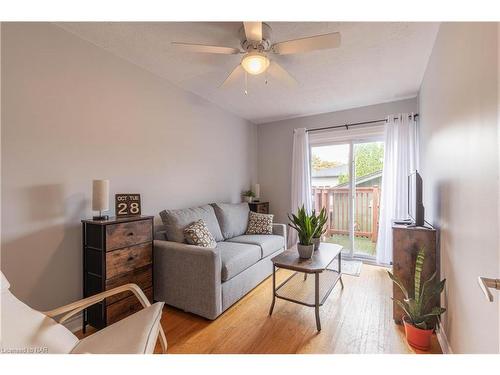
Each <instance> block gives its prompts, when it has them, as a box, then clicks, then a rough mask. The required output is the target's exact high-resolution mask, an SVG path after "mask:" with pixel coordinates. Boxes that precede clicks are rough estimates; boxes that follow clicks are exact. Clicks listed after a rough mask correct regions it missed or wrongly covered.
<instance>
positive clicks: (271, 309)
mask: <svg viewBox="0 0 500 375" xmlns="http://www.w3.org/2000/svg"><path fill="white" fill-rule="evenodd" d="M275 302H276V266H275V265H274V264H273V302H272V303H271V308H270V309H269V315H271V314H272V313H273V310H274V303H275Z"/></svg>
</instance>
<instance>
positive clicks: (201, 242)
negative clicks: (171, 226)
mask: <svg viewBox="0 0 500 375" xmlns="http://www.w3.org/2000/svg"><path fill="white" fill-rule="evenodd" d="M184 237H185V238H186V241H187V242H188V243H190V244H191V245H195V246H201V247H210V248H215V247H216V246H217V243H216V242H215V240H214V236H212V233H210V231H209V230H208V228H207V226H206V225H205V222H204V221H203V220H202V219H200V220H198V221H195V222H194V223H193V224H190V225H188V226H187V227H186V228H184Z"/></svg>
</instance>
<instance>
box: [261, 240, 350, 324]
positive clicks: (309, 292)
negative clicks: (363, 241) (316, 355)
mask: <svg viewBox="0 0 500 375" xmlns="http://www.w3.org/2000/svg"><path fill="white" fill-rule="evenodd" d="M335 258H337V259H338V270H334V269H331V268H330V265H331V264H332V263H333V261H334V260H335ZM271 261H272V262H273V302H272V304H271V308H270V309H269V315H271V314H272V313H273V310H274V304H275V302H276V298H280V299H284V300H286V301H289V302H294V303H298V304H300V305H304V306H309V307H314V310H315V313H316V328H317V329H318V331H321V322H320V319H319V307H320V306H322V305H323V304H324V303H325V301H326V299H327V298H328V296H329V295H330V293H331V291H332V290H333V288H334V287H335V285H336V284H337V281H339V280H340V284H341V285H342V289H344V283H343V282H342V269H341V261H342V246H340V245H335V244H330V243H326V242H322V243H321V244H320V246H319V249H318V250H316V251H315V252H314V253H313V256H312V257H311V258H310V259H301V258H299V253H298V252H297V248H296V246H294V247H292V248H291V249H289V250H287V251H285V252H283V253H281V254H279V255H276V256H275V257H274V258H272V259H271ZM276 268H284V269H287V270H292V271H296V272H294V273H293V275H291V276H290V277H289V278H287V279H286V280H285V281H283V282H282V283H281V284H280V285H279V286H278V287H276ZM300 273H303V274H304V277H303V278H302V277H301V275H300ZM308 274H314V281H313V280H308V279H307V275H308ZM320 275H321V280H320Z"/></svg>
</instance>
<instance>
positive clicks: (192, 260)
mask: <svg viewBox="0 0 500 375" xmlns="http://www.w3.org/2000/svg"><path fill="white" fill-rule="evenodd" d="M248 214H249V208H248V204H247V203H241V204H228V203H217V204H211V205H206V206H201V207H195V208H187V209H181V210H165V211H162V212H161V213H160V216H161V218H162V221H163V224H164V225H163V226H162V228H161V230H159V231H157V233H156V235H155V242H154V299H155V300H156V301H164V302H165V303H167V304H168V305H171V306H175V307H177V308H180V309H182V310H185V311H188V312H191V313H194V314H197V315H200V316H203V317H205V318H207V319H212V320H213V319H215V318H217V317H218V316H219V315H220V314H222V313H223V312H224V311H225V310H226V309H228V308H229V307H230V306H231V305H233V304H234V303H235V302H237V301H238V300H239V299H240V298H241V297H243V296H244V295H245V294H247V293H248V292H249V291H251V290H252V289H253V288H255V287H256V286H257V285H258V284H259V283H260V282H262V281H263V280H264V279H265V278H266V277H268V276H269V275H270V274H271V273H272V262H271V258H272V257H274V256H275V255H277V254H279V253H281V252H283V251H284V250H285V249H286V241H285V238H286V226H285V225H284V224H273V234H272V235H247V234H245V232H246V229H247V225H248ZM198 219H203V221H204V222H205V224H206V225H207V227H208V229H209V230H210V232H211V233H212V235H213V236H214V238H215V240H216V241H217V247H216V248H214V249H211V248H205V247H199V246H194V245H189V244H187V243H186V242H185V240H184V235H183V229H184V228H185V227H186V226H187V225H189V224H191V223H192V222H193V221H196V220H198Z"/></svg>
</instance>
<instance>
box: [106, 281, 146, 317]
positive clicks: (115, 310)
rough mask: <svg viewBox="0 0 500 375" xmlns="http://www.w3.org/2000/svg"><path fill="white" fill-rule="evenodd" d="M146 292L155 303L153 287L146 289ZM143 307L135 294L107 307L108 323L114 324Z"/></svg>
mask: <svg viewBox="0 0 500 375" xmlns="http://www.w3.org/2000/svg"><path fill="white" fill-rule="evenodd" d="M144 294H145V295H146V297H148V300H149V302H151V303H153V288H149V289H146V290H144ZM141 309H142V305H141V303H140V302H139V300H138V299H137V298H136V296H135V295H132V296H130V297H127V298H124V299H122V300H120V301H118V302H115V303H113V304H111V305H109V306H108V307H107V310H106V322H107V324H108V325H110V324H113V323H115V322H117V321H119V320H121V319H123V318H126V317H127V316H129V315H132V314H133V313H136V312H137V311H139V310H141Z"/></svg>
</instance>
